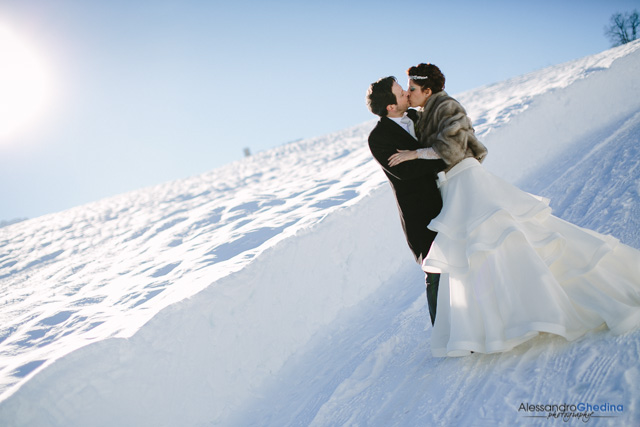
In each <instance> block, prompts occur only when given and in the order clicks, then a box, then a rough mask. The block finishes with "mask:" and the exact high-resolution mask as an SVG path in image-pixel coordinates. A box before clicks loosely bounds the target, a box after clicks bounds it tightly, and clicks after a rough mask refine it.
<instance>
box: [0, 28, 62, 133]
mask: <svg viewBox="0 0 640 427" xmlns="http://www.w3.org/2000/svg"><path fill="white" fill-rule="evenodd" d="M49 95H50V82H49V76H48V73H47V70H46V68H45V65H44V63H43V62H42V60H41V59H40V56H39V55H38V52H37V50H36V49H34V48H33V46H31V45H30V44H29V43H28V42H27V41H26V40H25V39H23V38H21V37H19V36H18V35H17V34H16V33H15V31H13V30H12V29H11V28H10V27H9V26H7V25H5V24H3V23H1V22H0V144H1V143H2V141H3V140H6V139H7V138H8V137H10V136H14V135H15V134H16V133H18V132H23V131H26V130H28V129H29V128H30V127H33V126H35V123H36V120H35V119H37V118H38V117H39V116H40V115H41V113H42V112H43V111H44V110H45V108H46V106H47V104H48V101H49Z"/></svg>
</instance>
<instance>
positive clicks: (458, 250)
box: [366, 63, 640, 357]
mask: <svg viewBox="0 0 640 427" xmlns="http://www.w3.org/2000/svg"><path fill="white" fill-rule="evenodd" d="M407 75H408V88H407V90H404V89H403V88H402V86H401V85H400V84H399V83H398V82H397V80H396V78H395V77H392V76H390V77H385V78H382V79H380V80H378V81H376V82H375V83H372V84H371V85H370V86H369V89H368V91H367V97H366V101H367V106H368V108H369V110H370V111H371V112H372V113H373V114H375V115H377V116H379V117H380V120H379V121H378V123H377V124H376V126H375V128H374V129H373V130H372V131H371V134H370V135H369V148H370V150H371V153H372V155H373V157H374V158H375V159H376V161H377V162H378V163H379V164H380V166H381V167H382V170H383V171H384V173H385V174H386V176H387V178H388V180H389V182H390V184H391V187H392V189H393V191H394V194H395V197H396V202H397V205H398V210H399V213H400V221H401V223H402V228H403V230H404V233H405V236H406V239H407V243H408V244H409V248H410V249H411V251H412V252H413V254H414V257H415V260H416V262H417V263H418V264H419V265H420V266H421V268H422V270H423V271H424V272H425V277H426V294H427V303H428V307H429V314H430V317H431V323H432V325H433V331H432V335H431V341H432V342H431V351H432V354H433V355H434V356H436V357H444V356H465V355H469V354H471V353H474V352H475V353H497V352H505V351H509V350H511V349H512V348H514V347H515V346H517V345H519V344H522V343H523V342H525V341H528V340H530V339H531V338H533V337H535V336H537V335H538V334H539V333H540V332H544V333H551V334H555V335H560V336H562V337H564V338H566V339H567V340H574V339H576V338H578V337H580V336H582V335H584V334H585V333H586V332H588V331H590V330H592V329H595V328H597V327H599V326H601V325H602V324H606V325H607V327H608V328H609V329H610V330H612V331H613V332H614V333H617V334H621V333H624V332H627V331H630V330H633V329H635V328H637V327H639V326H640V251H638V250H636V249H634V248H632V247H630V246H627V245H624V244H622V243H620V242H619V241H618V239H616V238H614V237H612V236H608V235H602V234H599V233H596V232H594V231H592V230H588V229H585V228H581V227H578V226H576V225H574V224H571V223H569V222H566V221H564V220H562V219H560V218H558V217H555V216H553V215H552V213H551V208H550V207H549V201H548V200H546V199H543V198H541V197H537V196H534V195H531V194H529V193H526V192H524V191H522V190H520V189H519V188H517V187H515V186H513V185H512V184H510V183H508V182H506V181H504V180H502V179H501V178H499V177H497V176H495V175H493V174H491V173H490V172H488V171H487V170H486V169H485V168H484V167H483V166H482V162H483V160H484V159H485V157H486V156H487V152H488V151H487V148H486V147H485V146H484V144H482V143H481V142H480V141H479V140H478V139H477V138H476V136H475V131H474V129H473V126H472V122H471V119H470V118H469V117H468V115H467V112H466V111H465V109H464V107H463V106H462V105H461V104H460V103H459V102H458V101H457V100H455V99H454V98H452V97H451V96H449V95H448V94H447V93H446V92H445V90H444V87H445V76H444V75H443V74H442V72H441V71H440V69H439V68H438V67H437V66H436V65H433V64H425V63H423V64H419V65H417V66H414V67H411V68H409V69H408V70H407ZM410 107H411V108H410Z"/></svg>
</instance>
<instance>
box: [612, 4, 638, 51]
mask: <svg viewBox="0 0 640 427" xmlns="http://www.w3.org/2000/svg"><path fill="white" fill-rule="evenodd" d="M638 30H640V16H638V11H637V10H634V11H633V12H631V13H629V12H627V13H615V14H613V15H611V19H610V21H609V25H608V26H607V27H605V28H604V33H605V35H606V36H607V37H609V40H610V41H611V45H612V46H614V47H615V46H621V45H623V44H625V43H629V42H631V41H634V40H635V39H637V38H638Z"/></svg>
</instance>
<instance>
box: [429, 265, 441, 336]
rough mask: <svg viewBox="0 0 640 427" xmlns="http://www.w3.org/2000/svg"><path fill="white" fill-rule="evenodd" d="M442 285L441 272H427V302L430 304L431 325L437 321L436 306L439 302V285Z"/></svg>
mask: <svg viewBox="0 0 640 427" xmlns="http://www.w3.org/2000/svg"><path fill="white" fill-rule="evenodd" d="M439 285H440V274H438V273H427V303H428V304H429V315H430V316H431V325H432V326H433V325H435V323H436V306H437V303H438V286H439Z"/></svg>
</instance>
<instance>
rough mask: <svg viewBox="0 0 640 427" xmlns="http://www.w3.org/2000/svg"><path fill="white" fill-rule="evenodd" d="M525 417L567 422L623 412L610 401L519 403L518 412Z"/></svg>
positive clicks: (616, 415)
mask: <svg viewBox="0 0 640 427" xmlns="http://www.w3.org/2000/svg"><path fill="white" fill-rule="evenodd" d="M521 412H524V414H521V415H522V416H523V417H526V418H554V419H558V418H559V419H562V420H563V421H565V422H568V421H570V420H573V419H579V420H581V421H583V422H585V423H586V422H589V420H591V418H615V417H618V416H620V415H621V414H622V413H623V412H624V406H623V405H614V404H611V403H598V404H593V403H577V404H568V403H562V404H559V405H558V404H546V405H541V404H536V405H534V404H531V403H524V402H523V403H520V407H519V408H518V413H521Z"/></svg>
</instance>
